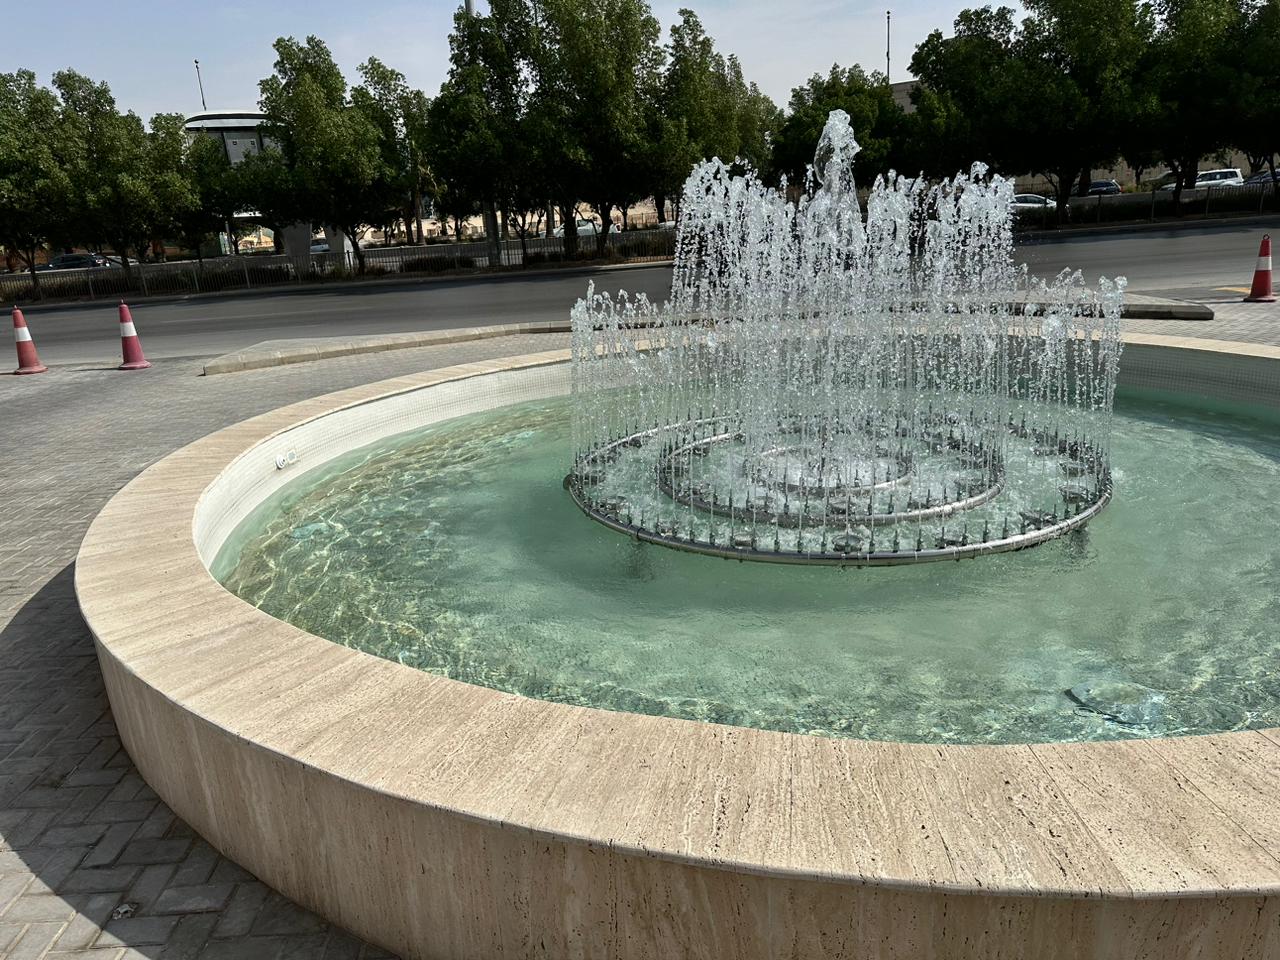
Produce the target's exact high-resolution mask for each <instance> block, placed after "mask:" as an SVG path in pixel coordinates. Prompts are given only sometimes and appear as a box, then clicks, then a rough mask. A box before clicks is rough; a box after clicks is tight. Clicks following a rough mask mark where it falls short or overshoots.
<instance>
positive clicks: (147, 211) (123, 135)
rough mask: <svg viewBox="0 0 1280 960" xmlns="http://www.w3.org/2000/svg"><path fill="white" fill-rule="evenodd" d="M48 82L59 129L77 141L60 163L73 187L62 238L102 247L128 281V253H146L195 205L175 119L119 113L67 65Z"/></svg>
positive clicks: (100, 89)
mask: <svg viewBox="0 0 1280 960" xmlns="http://www.w3.org/2000/svg"><path fill="white" fill-rule="evenodd" d="M53 83H54V87H55V88H56V89H57V91H58V93H59V95H60V97H61V100H62V114H61V118H62V127H63V129H64V131H65V134H66V136H67V137H68V138H69V139H70V140H71V141H73V142H76V143H78V144H80V145H81V148H80V149H77V150H76V151H75V154H74V157H73V159H72V160H71V161H70V162H69V163H68V164H67V172H68V175H69V177H70V180H71V183H72V184H73V190H74V195H73V207H72V210H71V212H70V218H69V220H68V222H67V224H66V227H65V229H66V234H67V240H68V241H70V240H72V239H74V240H76V241H78V242H80V243H83V244H84V245H85V246H88V247H92V248H99V247H101V246H102V245H104V244H106V245H109V246H110V247H111V248H112V249H113V250H114V251H115V252H116V253H117V254H119V255H120V257H121V261H122V263H123V266H124V274H125V280H126V282H129V281H130V280H131V273H132V270H131V266H130V263H129V253H130V252H135V253H137V254H138V255H139V257H145V256H147V250H148V247H149V245H150V244H151V242H152V241H156V240H160V239H161V238H163V237H164V236H165V235H166V234H167V233H170V232H173V231H175V230H176V228H177V220H178V218H180V217H181V216H182V215H183V213H184V211H185V210H187V209H188V208H190V207H191V206H192V205H194V204H195V203H196V195H195V191H194V190H193V189H192V187H191V184H190V182H189V181H188V179H187V178H186V177H185V176H184V175H183V172H182V169H181V166H182V155H183V151H184V149H185V136H184V134H183V132H182V118H181V116H179V115H178V114H159V115H157V116H156V117H154V118H153V120H152V124H151V129H150V130H148V129H147V128H146V127H144V126H143V123H142V121H141V120H140V119H139V118H138V116H137V115H136V114H134V113H132V112H130V113H124V114H122V113H120V112H119V110H118V109H117V108H116V103H115V99H114V98H113V97H112V96H111V91H110V89H109V88H108V87H107V85H106V84H105V83H95V82H94V81H92V80H90V79H89V78H88V77H85V76H82V75H81V74H78V73H76V72H74V71H71V70H64V71H61V72H59V73H57V74H55V75H54V78H53Z"/></svg>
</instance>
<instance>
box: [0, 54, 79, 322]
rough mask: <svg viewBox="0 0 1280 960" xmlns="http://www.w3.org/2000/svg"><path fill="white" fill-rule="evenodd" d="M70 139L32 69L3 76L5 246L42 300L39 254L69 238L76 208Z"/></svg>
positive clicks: (0, 192) (0, 124) (0, 174)
mask: <svg viewBox="0 0 1280 960" xmlns="http://www.w3.org/2000/svg"><path fill="white" fill-rule="evenodd" d="M77 149H79V144H78V143H77V142H75V141H74V140H73V139H71V138H68V137H67V131H66V129H65V127H64V126H63V124H62V118H61V106H60V104H59V102H58V98H57V95H56V94H54V92H53V91H51V90H49V89H48V88H46V87H41V86H38V85H37V84H36V77H35V74H34V73H32V72H31V71H30V70H19V71H17V72H16V73H8V74H0V244H3V245H4V247H5V248H6V249H7V250H10V251H12V252H13V253H15V254H16V255H17V256H18V258H19V259H20V260H21V262H22V263H23V264H24V265H25V266H26V268H27V270H28V271H29V272H30V274H31V282H32V285H33V288H34V292H35V295H36V296H37V297H39V296H40V275H39V273H37V271H36V268H35V267H36V254H37V252H38V251H39V250H40V249H41V248H42V247H44V246H45V245H46V244H48V243H49V242H51V241H52V240H55V239H57V238H59V237H61V236H65V234H66V230H67V224H68V223H69V221H70V219H71V210H72V207H73V205H74V191H73V189H72V183H71V177H70V174H69V172H68V166H69V165H70V161H71V159H72V157H73V156H74V154H75V152H76V150H77Z"/></svg>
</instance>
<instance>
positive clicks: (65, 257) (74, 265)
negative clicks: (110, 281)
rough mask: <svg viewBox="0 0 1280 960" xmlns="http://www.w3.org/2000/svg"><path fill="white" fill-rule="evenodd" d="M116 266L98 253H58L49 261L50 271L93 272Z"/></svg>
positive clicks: (108, 258)
mask: <svg viewBox="0 0 1280 960" xmlns="http://www.w3.org/2000/svg"><path fill="white" fill-rule="evenodd" d="M113 266H118V264H114V263H112V262H111V258H110V257H106V256H103V255H102V254H100V253H60V254H58V255H57V256H56V257H54V258H53V259H52V260H50V261H49V269H50V270H95V269H97V268H99V267H113Z"/></svg>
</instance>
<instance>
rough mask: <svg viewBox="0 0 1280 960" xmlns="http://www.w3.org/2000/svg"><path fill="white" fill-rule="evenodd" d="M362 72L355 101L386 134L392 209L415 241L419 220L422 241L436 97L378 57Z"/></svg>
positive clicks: (384, 142) (384, 150)
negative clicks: (429, 128) (429, 123)
mask: <svg viewBox="0 0 1280 960" xmlns="http://www.w3.org/2000/svg"><path fill="white" fill-rule="evenodd" d="M360 77H361V78H362V79H363V80H364V83H363V84H361V85H360V86H358V87H355V88H353V89H352V91H351V102H352V104H353V106H355V107H356V109H358V110H360V111H362V112H363V113H364V114H365V116H366V117H368V119H369V120H370V121H371V122H372V123H373V124H374V126H376V127H377V128H378V130H379V132H380V134H381V147H382V162H383V166H384V170H385V174H384V175H385V176H386V177H387V188H388V196H387V199H388V200H389V201H392V202H394V203H395V208H394V210H388V215H390V214H392V213H394V214H395V215H396V216H395V218H396V219H400V218H403V220H404V223H405V231H406V233H407V234H408V237H409V240H410V241H413V240H414V229H415V227H414V224H418V227H417V229H418V231H419V234H418V237H417V240H418V241H419V242H421V240H422V236H421V224H420V223H419V216H420V211H421V209H422V195H423V191H424V189H425V187H426V186H427V184H428V182H429V181H428V173H429V171H428V168H427V165H426V160H425V154H424V142H425V126H426V117H427V111H428V108H429V104H430V101H429V100H428V99H427V97H426V95H425V94H424V93H423V92H422V91H421V90H413V89H410V87H409V85H408V83H406V82H405V78H404V74H402V73H400V71H398V70H393V69H392V68H391V67H388V66H387V65H386V64H384V63H382V61H380V60H378V59H377V58H376V57H370V58H369V60H368V61H366V62H365V63H363V64H361V66H360ZM388 242H389V237H388Z"/></svg>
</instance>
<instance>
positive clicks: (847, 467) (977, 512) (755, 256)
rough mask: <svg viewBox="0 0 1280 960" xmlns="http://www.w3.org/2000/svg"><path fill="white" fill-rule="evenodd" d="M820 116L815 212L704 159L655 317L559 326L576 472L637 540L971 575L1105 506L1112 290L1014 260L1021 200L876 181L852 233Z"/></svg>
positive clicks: (840, 121) (975, 181) (1000, 181)
mask: <svg viewBox="0 0 1280 960" xmlns="http://www.w3.org/2000/svg"><path fill="white" fill-rule="evenodd" d="M857 152H858V144H857V142H856V141H855V139H854V136H853V133H852V131H851V129H850V126H849V118H848V115H847V114H845V113H844V112H843V111H841V110H836V111H833V112H832V113H831V116H830V118H829V119H828V122H827V124H826V128H825V129H824V131H823V134H822V138H821V140H820V142H819V144H818V148H817V152H816V154H815V159H814V163H813V165H812V167H811V168H810V174H809V178H808V183H807V184H806V192H805V193H804V195H803V196H802V197H801V199H800V200H799V201H798V202H794V203H793V202H790V201H789V200H788V199H787V197H786V190H785V184H784V185H783V189H780V190H774V189H771V188H769V187H767V186H765V185H764V184H763V183H761V181H760V180H759V179H758V178H757V177H756V176H755V175H753V174H751V173H749V172H748V173H746V174H744V175H733V174H732V173H731V171H730V169H729V167H727V166H726V165H725V164H723V163H721V162H720V161H718V160H712V161H710V162H707V163H704V164H701V165H700V166H699V167H697V168H696V169H695V170H694V171H693V174H692V175H691V176H690V177H689V180H688V181H687V183H686V184H685V189H684V195H683V199H682V201H681V207H680V221H679V231H680V232H679V243H678V251H677V256H676V264H675V272H674V278H673V282H672V293H671V298H670V301H669V302H668V303H667V304H664V305H663V306H661V307H658V306H655V305H654V304H652V303H650V302H648V301H647V300H646V299H644V298H643V297H639V298H635V299H630V298H628V297H626V296H625V294H624V295H621V296H620V297H619V298H617V299H613V298H611V297H609V296H606V295H600V294H596V293H595V292H594V290H591V291H590V292H589V293H588V296H587V298H586V299H585V300H583V301H579V303H578V304H577V306H576V307H575V309H574V311H573V342H572V356H573V371H572V382H573V414H572V415H573V443H574V463H573V469H572V471H571V472H570V473H569V475H568V476H567V477H566V478H565V486H566V488H567V489H568V490H569V492H570V494H571V495H572V497H573V498H574V500H575V501H576V502H577V504H578V505H579V506H580V507H581V508H582V509H583V510H584V511H585V512H586V513H587V514H588V515H590V516H591V517H593V518H594V519H596V520H598V521H600V522H601V523H603V524H605V525H607V526H609V527H612V528H613V529H615V530H618V531H620V532H623V533H626V534H629V535H631V536H634V537H636V538H638V539H640V540H646V541H650V542H653V543H659V544H663V545H666V546H670V547H676V548H679V549H683V550H689V551H693V552H698V553H707V554H714V555H719V556H724V557H733V558H736V559H740V560H759V561H767V562H781V563H816V564H838V565H889V564H901V563H913V562H919V561H925V560H940V559H949V558H960V557H965V556H979V555H983V554H989V553H995V552H999V551H1005V550H1016V549H1021V548H1024V547H1028V546H1032V545H1034V544H1037V543H1042V542H1044V541H1046V540H1049V539H1052V538H1054V537H1058V536H1061V535H1062V534H1064V533H1066V532H1068V531H1070V530H1072V529H1075V528H1079V527H1081V526H1082V525H1083V524H1085V523H1086V522H1087V521H1088V520H1089V519H1090V518H1091V517H1092V516H1093V515H1094V514H1096V513H1097V512H1098V511H1099V510H1101V509H1102V508H1103V507H1104V506H1105V505H1106V503H1107V502H1108V500H1109V499H1110V496H1111V465H1110V437H1111V420H1112V416H1111V414H1112V403H1113V399H1114V394H1115V383H1116V374H1117V368H1118V363H1119V356H1120V337H1119V320H1120V308H1121V301H1122V297H1123V292H1124V281H1123V280H1116V281H1114V282H1108V281H1103V282H1102V283H1101V284H1100V286H1099V288H1098V289H1097V290H1091V289H1088V288H1086V286H1085V285H1084V282H1083V280H1082V278H1081V277H1080V275H1079V274H1078V273H1075V274H1070V273H1064V274H1062V275H1060V276H1059V277H1058V278H1056V279H1055V280H1054V281H1053V282H1051V283H1045V282H1043V281H1036V280H1032V279H1031V278H1029V276H1028V275H1027V273H1026V271H1025V268H1023V269H1017V268H1015V267H1014V264H1013V256H1012V247H1013V234H1012V214H1011V202H1012V194H1013V184H1012V182H1011V181H1009V180H1006V179H1004V178H1002V177H1000V176H988V175H987V171H986V168H985V167H984V166H983V165H982V164H975V165H974V166H973V169H972V170H971V172H970V173H969V174H968V175H957V176H956V177H955V178H954V179H952V180H949V181H945V182H943V183H941V184H937V185H929V184H926V183H925V182H924V181H923V180H921V179H918V178H917V179H910V178H906V177H901V176H896V175H894V174H893V173H892V172H890V173H889V174H888V175H887V176H885V177H880V178H878V179H877V180H876V182H875V184H874V186H873V187H872V189H871V191H870V194H869V196H868V198H867V203H866V206H867V212H866V218H865V220H864V219H863V217H862V212H861V209H860V206H859V201H858V194H857V191H856V189H855V185H854V181H853V158H854V156H855V155H856V153H857Z"/></svg>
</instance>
